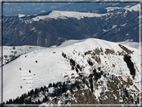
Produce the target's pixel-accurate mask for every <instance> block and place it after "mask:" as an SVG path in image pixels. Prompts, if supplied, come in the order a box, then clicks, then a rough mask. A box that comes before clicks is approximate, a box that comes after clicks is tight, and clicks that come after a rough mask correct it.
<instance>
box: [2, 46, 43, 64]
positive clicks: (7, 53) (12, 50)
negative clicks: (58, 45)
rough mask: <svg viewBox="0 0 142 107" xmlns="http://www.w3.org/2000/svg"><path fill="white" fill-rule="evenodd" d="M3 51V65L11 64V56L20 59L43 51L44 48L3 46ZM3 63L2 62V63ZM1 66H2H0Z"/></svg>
mask: <svg viewBox="0 0 142 107" xmlns="http://www.w3.org/2000/svg"><path fill="white" fill-rule="evenodd" d="M1 48H2V50H3V64H6V63H7V62H10V60H11V56H15V57H18V56H20V55H23V54H26V53H29V52H32V51H34V50H38V49H42V48H43V47H39V46H14V47H12V46H3V47H0V49H1ZM0 63H1V61H0ZM0 65H1V64H0Z"/></svg>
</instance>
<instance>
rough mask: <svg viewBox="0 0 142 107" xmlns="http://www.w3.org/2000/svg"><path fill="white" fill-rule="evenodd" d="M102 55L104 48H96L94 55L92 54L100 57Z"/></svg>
mask: <svg viewBox="0 0 142 107" xmlns="http://www.w3.org/2000/svg"><path fill="white" fill-rule="evenodd" d="M102 53H103V49H102V48H96V49H94V53H92V54H97V55H100V54H102Z"/></svg>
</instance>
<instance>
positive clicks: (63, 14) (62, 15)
mask: <svg viewBox="0 0 142 107" xmlns="http://www.w3.org/2000/svg"><path fill="white" fill-rule="evenodd" d="M104 15H107V14H97V13H85V12H75V11H57V10H55V11H52V12H51V13H50V14H49V15H45V16H37V17H35V18H33V20H34V21H39V20H40V19H42V20H43V19H46V18H54V19H66V18H77V19H78V20H79V19H81V18H84V17H101V16H104Z"/></svg>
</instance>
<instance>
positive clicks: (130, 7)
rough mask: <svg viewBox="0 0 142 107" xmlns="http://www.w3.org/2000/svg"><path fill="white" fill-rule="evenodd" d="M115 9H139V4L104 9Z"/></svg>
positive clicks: (109, 10)
mask: <svg viewBox="0 0 142 107" xmlns="http://www.w3.org/2000/svg"><path fill="white" fill-rule="evenodd" d="M116 9H125V10H128V11H130V12H131V11H139V10H140V4H137V5H134V6H129V5H128V6H126V7H107V8H106V10H107V12H111V11H113V10H116Z"/></svg>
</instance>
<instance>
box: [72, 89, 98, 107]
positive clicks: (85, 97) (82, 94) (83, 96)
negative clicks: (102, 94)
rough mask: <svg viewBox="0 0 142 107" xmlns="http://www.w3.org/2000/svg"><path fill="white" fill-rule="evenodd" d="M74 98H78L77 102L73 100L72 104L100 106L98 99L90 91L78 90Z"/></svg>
mask: <svg viewBox="0 0 142 107" xmlns="http://www.w3.org/2000/svg"><path fill="white" fill-rule="evenodd" d="M74 97H75V98H76V101H75V100H71V104H86V106H87V103H88V104H99V102H98V101H97V99H96V97H95V96H94V94H93V93H92V92H91V91H90V90H88V89H87V90H77V91H75V92H74ZM86 106H81V107H86Z"/></svg>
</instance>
